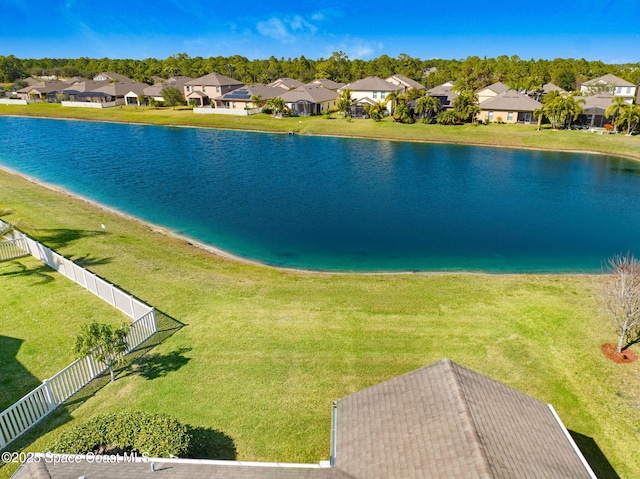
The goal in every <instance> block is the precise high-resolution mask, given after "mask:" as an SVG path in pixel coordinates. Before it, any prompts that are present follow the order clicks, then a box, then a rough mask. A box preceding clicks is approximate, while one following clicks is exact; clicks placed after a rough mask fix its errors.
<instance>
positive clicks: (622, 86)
mask: <svg viewBox="0 0 640 479" xmlns="http://www.w3.org/2000/svg"><path fill="white" fill-rule="evenodd" d="M580 91H581V92H582V93H583V94H584V95H595V94H598V93H602V92H607V93H611V94H612V95H613V96H621V97H623V98H624V100H625V102H627V103H629V104H632V103H633V101H634V99H635V97H636V95H637V93H638V87H637V86H636V85H634V84H633V83H631V82H628V81H626V80H623V79H622V78H619V77H617V76H615V75H612V74H610V73H607V74H606V75H603V76H601V77H598V78H594V79H593V80H589V81H587V82H584V83H583V84H582V85H581V86H580Z"/></svg>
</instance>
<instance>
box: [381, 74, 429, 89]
mask: <svg viewBox="0 0 640 479" xmlns="http://www.w3.org/2000/svg"><path fill="white" fill-rule="evenodd" d="M387 81H388V82H389V83H393V84H394V85H397V89H399V90H400V92H401V93H405V92H406V91H407V90H409V89H410V88H413V89H414V90H426V87H425V86H424V85H422V84H420V83H418V82H417V81H415V80H412V79H411V78H407V77H406V76H403V75H391V76H390V77H389V78H387Z"/></svg>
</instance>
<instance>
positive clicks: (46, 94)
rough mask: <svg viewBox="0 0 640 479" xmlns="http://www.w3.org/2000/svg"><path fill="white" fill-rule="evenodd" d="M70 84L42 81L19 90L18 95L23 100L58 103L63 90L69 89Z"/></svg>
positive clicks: (57, 81)
mask: <svg viewBox="0 0 640 479" xmlns="http://www.w3.org/2000/svg"><path fill="white" fill-rule="evenodd" d="M69 86H70V84H69V83H68V82H63V81H59V80H53V81H42V82H39V83H36V84H35V85H29V86H27V87H24V88H21V89H19V90H18V91H17V92H16V94H17V95H18V98H19V99H21V100H40V101H49V102H54V103H55V102H57V101H59V98H60V97H61V95H62V90H64V89H66V88H69Z"/></svg>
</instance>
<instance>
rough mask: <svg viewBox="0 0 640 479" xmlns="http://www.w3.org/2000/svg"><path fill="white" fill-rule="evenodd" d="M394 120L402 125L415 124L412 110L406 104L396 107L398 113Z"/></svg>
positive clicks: (394, 115) (395, 114)
mask: <svg viewBox="0 0 640 479" xmlns="http://www.w3.org/2000/svg"><path fill="white" fill-rule="evenodd" d="M393 120H394V121H397V122H400V123H413V116H411V110H410V109H409V107H408V106H407V104H406V103H399V104H398V106H397V107H396V111H395V113H394V114H393Z"/></svg>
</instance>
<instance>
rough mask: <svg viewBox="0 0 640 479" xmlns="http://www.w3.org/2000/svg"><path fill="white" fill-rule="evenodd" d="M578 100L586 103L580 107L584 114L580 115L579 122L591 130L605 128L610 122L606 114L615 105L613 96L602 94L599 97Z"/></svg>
mask: <svg viewBox="0 0 640 479" xmlns="http://www.w3.org/2000/svg"><path fill="white" fill-rule="evenodd" d="M576 100H582V101H583V102H584V103H582V104H581V105H580V106H582V110H583V111H584V113H583V114H582V115H580V118H579V119H578V122H579V123H581V124H582V125H585V126H588V127H590V128H604V125H605V124H606V123H607V122H608V119H607V117H606V115H605V112H606V111H607V108H609V107H610V106H611V105H612V103H613V95H612V94H611V93H607V92H602V93H598V94H597V95H591V96H580V97H576Z"/></svg>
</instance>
